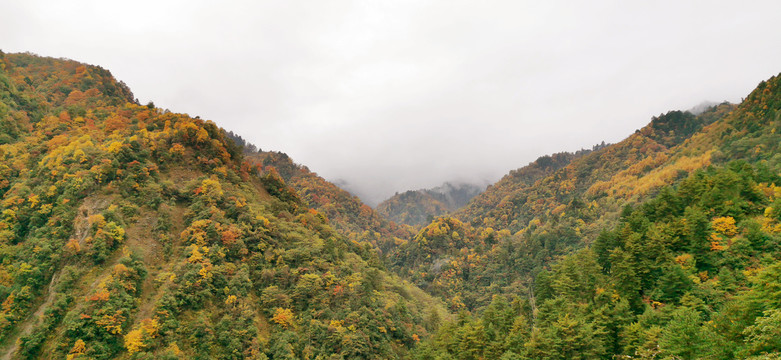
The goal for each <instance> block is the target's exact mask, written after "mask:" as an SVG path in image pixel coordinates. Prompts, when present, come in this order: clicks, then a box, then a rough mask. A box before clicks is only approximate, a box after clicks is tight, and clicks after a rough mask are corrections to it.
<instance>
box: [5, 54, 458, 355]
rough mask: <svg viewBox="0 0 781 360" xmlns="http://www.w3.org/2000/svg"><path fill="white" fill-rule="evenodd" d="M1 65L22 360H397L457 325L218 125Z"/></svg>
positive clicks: (51, 65) (63, 76)
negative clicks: (247, 157)
mask: <svg viewBox="0 0 781 360" xmlns="http://www.w3.org/2000/svg"><path fill="white" fill-rule="evenodd" d="M1 56H2V57H0V100H2V101H1V102H0V130H2V135H1V136H0V158H1V159H2V161H0V195H2V202H0V302H2V309H1V310H2V313H0V341H2V343H1V344H2V348H1V349H2V350H1V351H2V355H3V357H4V358H50V359H63V358H67V359H81V358H83V359H116V358H171V359H173V358H197V359H207V358H209V359H211V358H221V359H234V358H235V359H244V358H254V359H263V358H273V359H283V358H290V359H293V358H329V357H330V356H336V357H337V358H341V357H344V358H397V357H405V354H406V353H407V351H408V349H409V348H410V347H412V346H413V345H414V344H415V343H416V342H417V341H418V339H420V338H425V337H426V334H427V332H428V331H430V330H432V329H434V328H435V326H436V325H437V324H438V323H439V322H440V320H441V319H443V318H446V317H447V314H446V313H445V312H444V311H443V309H442V307H441V306H439V305H438V302H437V301H436V300H434V299H432V298H431V297H430V296H428V295H426V294H424V293H423V292H422V291H420V290H419V289H417V288H415V287H413V286H410V285H408V284H406V283H405V282H403V281H402V280H400V279H399V278H398V277H397V276H394V275H391V274H389V273H387V272H385V271H384V270H383V269H382V265H381V263H380V260H379V257H378V254H377V253H376V252H375V251H374V250H373V249H372V246H371V245H368V244H365V243H358V242H355V241H350V240H349V239H347V238H346V237H345V236H342V235H340V234H339V233H338V232H337V231H335V230H334V229H333V228H332V227H331V225H330V224H329V222H328V221H327V218H326V216H324V215H323V213H322V212H319V211H317V210H314V209H310V208H308V207H307V206H306V205H305V203H304V202H303V201H302V200H301V199H300V198H299V197H298V196H297V194H296V193H295V192H294V191H293V190H292V189H290V188H288V187H287V186H285V184H284V181H283V180H282V179H281V177H280V176H279V175H278V174H277V172H276V171H274V170H271V169H264V168H263V167H262V166H258V165H257V164H252V163H250V162H246V161H243V160H242V155H241V149H240V148H238V147H237V146H236V145H235V144H234V143H233V142H232V141H229V140H228V139H227V137H226V134H225V133H224V131H222V130H221V129H220V128H218V127H217V126H216V125H215V124H214V123H212V122H210V121H203V120H200V119H196V118H192V117H190V116H188V115H186V114H175V113H171V112H168V111H163V110H161V109H159V108H155V107H154V106H153V105H152V104H151V103H150V104H149V105H147V106H142V105H139V104H137V103H136V102H135V100H134V99H133V96H132V94H131V93H130V91H129V90H128V89H127V87H125V86H124V85H123V84H121V83H119V82H117V81H116V80H114V79H113V78H112V77H111V74H110V73H109V72H108V71H106V70H103V69H101V68H99V67H95V66H89V65H84V64H80V63H77V62H75V61H70V60H63V59H52V58H44V57H38V56H35V55H30V54H2V55H1Z"/></svg>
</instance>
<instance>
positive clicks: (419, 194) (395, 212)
mask: <svg viewBox="0 0 781 360" xmlns="http://www.w3.org/2000/svg"><path fill="white" fill-rule="evenodd" d="M482 191H483V189H482V188H481V187H480V186H477V185H473V184H466V183H463V184H451V183H444V184H443V185H441V186H438V187H435V188H432V189H422V190H410V191H405V192H403V193H401V194H398V193H397V194H396V195H394V196H392V197H390V198H388V199H386V200H384V201H383V202H381V203H380V204H379V205H377V207H376V209H377V212H378V213H379V214H380V215H382V216H384V217H386V218H388V219H391V220H393V221H395V222H397V223H400V224H407V225H411V226H421V225H425V224H428V223H429V222H431V220H432V218H434V217H437V216H442V215H445V214H448V213H452V212H453V211H456V210H457V209H459V208H461V207H462V206H464V205H466V203H467V202H469V200H471V199H472V198H474V197H475V196H477V195H478V194H480V193H481V192H482Z"/></svg>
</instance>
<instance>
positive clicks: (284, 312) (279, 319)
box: [271, 308, 295, 329]
mask: <svg viewBox="0 0 781 360" xmlns="http://www.w3.org/2000/svg"><path fill="white" fill-rule="evenodd" d="M271 321H273V322H275V323H277V324H279V325H282V327H284V328H286V329H287V328H288V327H291V326H293V325H294V324H295V316H294V315H293V310H290V309H283V308H277V309H276V311H274V316H272V317H271Z"/></svg>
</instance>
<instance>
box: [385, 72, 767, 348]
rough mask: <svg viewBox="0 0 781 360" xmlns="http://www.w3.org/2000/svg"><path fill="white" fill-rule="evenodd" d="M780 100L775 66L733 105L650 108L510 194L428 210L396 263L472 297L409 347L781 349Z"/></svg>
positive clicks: (454, 303) (457, 298)
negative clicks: (456, 211) (487, 203)
mask: <svg viewBox="0 0 781 360" xmlns="http://www.w3.org/2000/svg"><path fill="white" fill-rule="evenodd" d="M779 107H781V81H779V78H778V77H774V78H771V79H770V80H768V81H763V82H761V83H760V84H759V86H758V87H757V89H756V90H754V91H753V92H752V93H751V94H750V95H749V96H748V97H747V98H746V99H745V100H744V101H743V103H741V104H740V105H738V106H730V105H727V104H722V105H720V106H718V107H716V108H714V109H712V110H710V111H708V112H706V113H703V114H702V115H699V116H694V115H692V114H688V113H682V112H671V113H668V114H665V115H663V116H660V117H656V118H654V119H653V120H652V122H651V124H649V126H647V127H645V128H644V129H641V130H639V131H638V132H637V133H636V134H634V135H632V136H630V137H629V138H628V139H627V140H625V141H624V142H621V143H619V144H616V145H612V146H609V147H607V148H605V149H602V150H600V151H596V152H594V153H593V154H589V155H587V156H584V157H583V158H582V159H578V160H575V161H573V162H572V164H570V165H569V166H567V167H565V168H563V169H561V170H559V171H557V172H555V173H553V174H552V175H551V176H549V177H547V178H544V179H542V180H539V181H538V182H537V183H536V184H535V185H534V186H533V187H532V188H530V189H529V191H527V192H524V193H520V194H515V195H510V197H509V198H508V199H507V200H509V199H513V198H515V199H522V201H521V202H520V204H518V205H520V206H521V208H520V209H518V208H513V207H507V208H506V209H505V211H504V212H503V213H495V214H501V215H499V217H498V218H497V217H495V216H491V215H488V216H485V215H477V216H475V217H469V215H474V214H475V213H470V212H469V210H470V209H469V207H467V209H465V211H464V213H463V214H465V215H463V216H467V218H468V219H470V220H471V221H472V223H473V224H474V226H473V225H472V224H470V223H464V222H460V221H458V220H455V219H439V220H437V221H435V222H434V223H432V224H431V225H429V226H428V227H427V228H426V229H424V231H423V232H421V233H420V234H418V235H417V237H416V241H414V242H410V246H409V249H407V250H406V251H401V252H400V253H399V260H398V261H397V263H396V264H397V266H400V267H401V268H405V266H406V264H408V263H407V260H408V259H412V262H411V263H409V264H410V265H409V266H410V269H411V270H409V274H410V276H411V277H412V278H413V279H416V280H417V281H418V283H419V284H421V285H422V286H425V287H426V288H427V289H430V291H432V292H434V293H437V294H439V295H441V296H443V297H445V298H446V299H448V300H449V304H450V306H451V308H454V309H455V308H468V309H472V310H476V311H472V312H471V315H470V313H462V315H461V316H459V319H458V320H457V321H455V322H452V323H448V324H447V325H445V326H443V327H442V328H441V329H440V330H439V332H438V333H437V334H436V335H435V336H434V337H433V338H432V339H431V340H430V341H427V342H425V343H424V344H423V345H422V346H420V347H418V352H417V353H416V354H415V357H416V358H420V359H434V358H450V357H452V358H463V359H480V358H503V359H527V358H528V359H598V358H602V359H609V358H635V359H661V358H664V359H702V358H704V359H746V358H752V359H777V358H779V356H781V343H779V341H778V339H779V334H781V325H779V324H781V321H779V316H778V312H779V311H781V303H779V301H778V298H779V297H778V294H777V289H778V287H779V286H781V285H779V279H781V276H780V275H779V270H778V269H779V268H781V225H779V224H781V218H780V217H778V216H777V215H778V213H779V212H778V211H777V209H778V208H779V207H781V203H779V196H781V192H780V191H781V188H779V187H778V184H779V183H781V176H780V175H781V167H780V166H781V155H780V154H779V144H781V138H779V136H778V133H779V130H781V115H780V114H781V112H779V110H780V109H779ZM679 132H680V133H681V134H682V135H678V134H679ZM562 187H563V188H562ZM490 191H491V189H489V191H487V192H486V194H485V195H491V193H490ZM485 195H483V196H485ZM541 195H547V196H541ZM529 200H534V201H533V204H535V205H538V206H540V207H539V209H535V208H534V207H533V206H530V207H527V208H526V210H523V209H524V206H526V205H525V204H528V203H529ZM474 204H475V203H474V202H473V203H472V205H474ZM551 205H556V206H555V207H552V206H551ZM488 208H489V213H490V211H493V210H492V209H490V207H488ZM613 209H617V211H614V210H613ZM538 210H541V211H538ZM505 215H506V216H507V217H506V218H504V217H503V216H505ZM523 216H527V217H532V219H531V220H526V218H524V217H523ZM518 219H520V220H519V221H518V223H516V225H515V226H519V227H520V230H519V231H517V232H515V234H513V235H511V234H510V231H505V232H504V234H503V235H502V231H499V232H496V233H495V234H497V235H500V236H495V235H494V236H492V235H491V234H494V233H493V232H492V231H491V230H492V229H489V228H482V227H481V226H480V225H481V224H482V225H488V224H497V223H499V224H508V225H510V228H511V229H512V230H513V231H515V230H516V229H517V228H513V227H512V225H511V224H513V221H516V220H518ZM527 221H528V223H527V224H528V225H525V226H521V225H520V224H523V223H526V222H527ZM500 226H501V225H500ZM465 234H466V236H465ZM413 246H414V247H413ZM402 250H404V248H402ZM421 253H423V255H420V254H421ZM443 259H444V260H446V261H443ZM416 272H420V274H418V273H416ZM508 279H509V280H510V281H508ZM513 279H515V281H514V282H513Z"/></svg>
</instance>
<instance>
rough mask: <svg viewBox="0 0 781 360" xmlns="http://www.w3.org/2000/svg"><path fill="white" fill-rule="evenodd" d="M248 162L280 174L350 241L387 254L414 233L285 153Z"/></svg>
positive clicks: (263, 154) (257, 156) (266, 154)
mask: <svg viewBox="0 0 781 360" xmlns="http://www.w3.org/2000/svg"><path fill="white" fill-rule="evenodd" d="M247 159H248V160H249V161H250V162H253V163H257V164H260V165H261V166H263V168H264V169H265V171H266V172H268V173H276V174H278V176H280V177H281V178H282V179H283V180H284V181H285V182H286V183H287V185H288V186H289V187H290V188H292V189H293V190H295V192H296V194H297V196H298V198H300V199H302V200H303V201H304V202H305V203H306V204H307V206H311V207H312V208H313V209H316V210H317V211H319V212H320V213H322V214H323V215H325V216H326V217H327V218H328V220H329V222H330V224H331V225H332V226H333V227H334V229H336V230H337V231H339V232H340V233H342V234H343V235H344V236H345V237H347V238H349V239H350V240H353V241H355V242H368V243H370V244H372V245H374V246H375V247H376V248H377V249H380V250H381V251H382V252H387V251H389V250H390V249H392V248H394V247H396V246H397V245H399V244H402V243H404V242H406V241H407V239H409V238H410V237H412V235H413V234H414V230H413V229H412V228H411V227H409V226H407V225H403V224H401V225H400V224H396V223H394V222H393V221H389V220H388V219H387V218H385V217H383V216H381V215H380V214H378V213H377V212H376V211H374V209H372V208H371V207H369V206H368V205H366V204H364V203H363V202H362V201H361V200H360V199H359V198H358V197H357V196H354V195H351V194H350V193H349V192H347V191H345V190H342V189H340V188H339V187H338V186H336V185H334V184H332V183H330V182H328V181H327V180H325V179H323V178H322V177H320V176H318V175H317V174H316V173H313V172H311V171H309V169H308V168H307V167H305V166H302V165H298V164H296V163H294V162H293V160H292V159H291V158H290V157H289V156H287V154H285V153H281V152H262V151H261V152H259V153H252V154H248V155H247Z"/></svg>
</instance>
